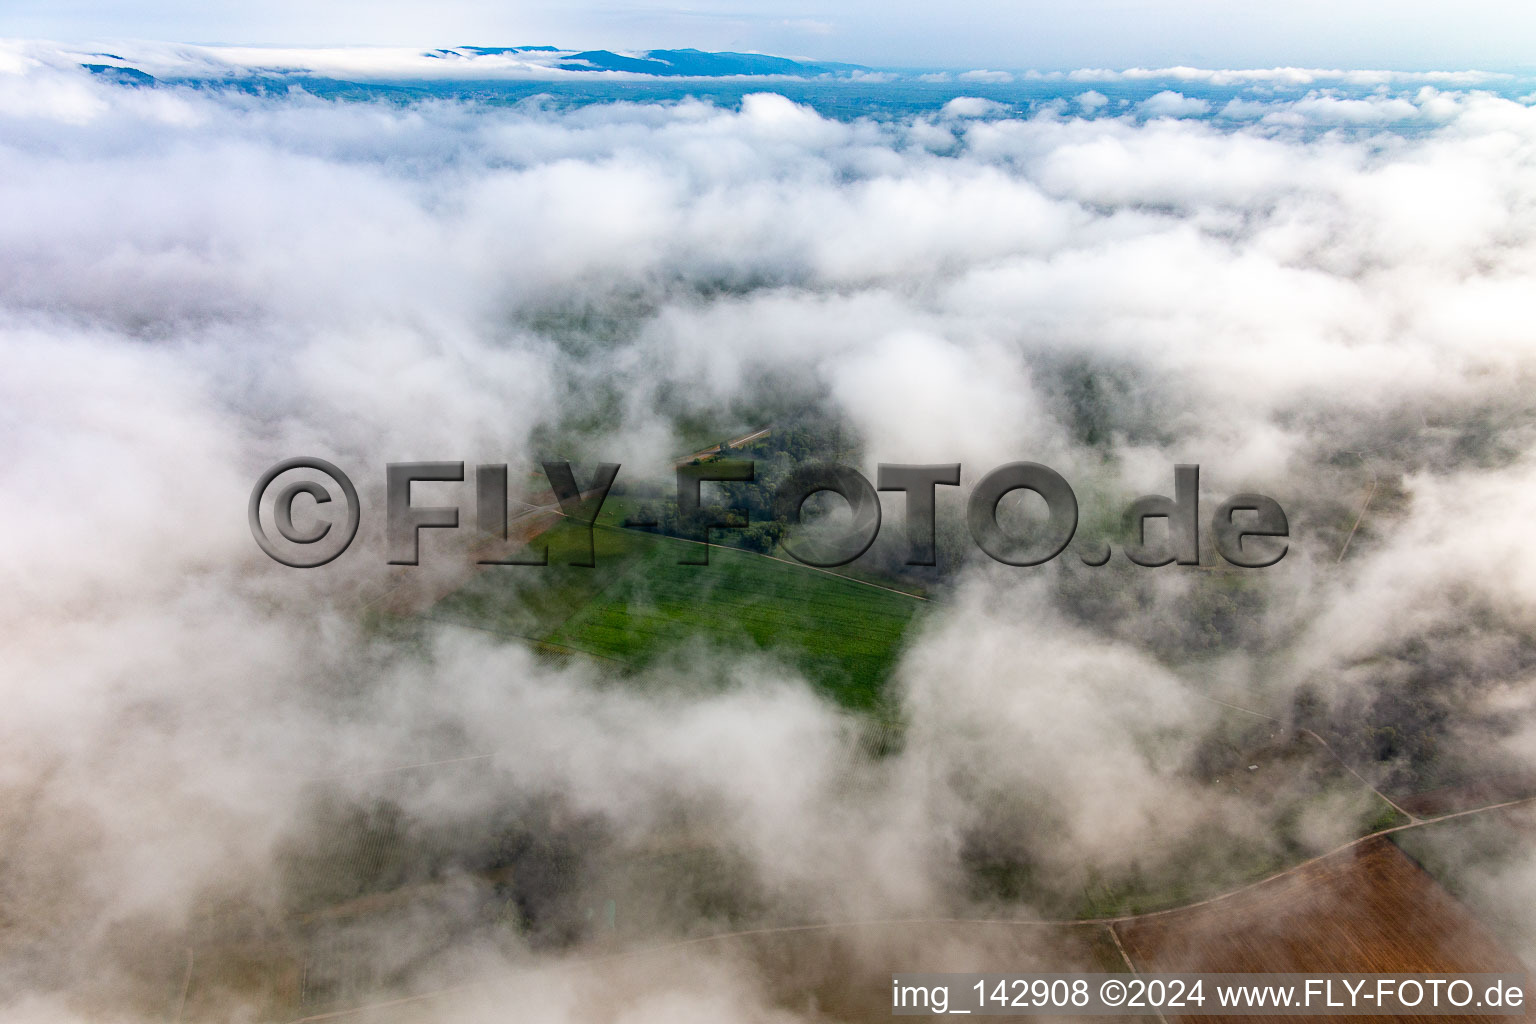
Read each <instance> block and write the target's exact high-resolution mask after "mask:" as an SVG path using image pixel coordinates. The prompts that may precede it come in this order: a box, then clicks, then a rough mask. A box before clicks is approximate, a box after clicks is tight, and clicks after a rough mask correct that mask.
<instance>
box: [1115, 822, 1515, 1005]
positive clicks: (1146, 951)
mask: <svg viewBox="0 0 1536 1024" xmlns="http://www.w3.org/2000/svg"><path fill="white" fill-rule="evenodd" d="M1116 928H1117V929H1118V930H1119V933H1120V935H1121V940H1122V941H1123V942H1124V944H1125V947H1126V950H1127V952H1128V953H1129V954H1130V957H1131V961H1132V963H1133V964H1135V966H1136V969H1137V970H1138V971H1147V972H1163V971H1207V972H1216V971H1221V972H1227V971H1230V972H1244V973H1258V972H1294V973H1300V972H1306V971H1316V972H1327V973H1372V974H1392V973H1415V974H1427V973H1439V972H1452V971H1455V972H1488V973H1495V972H1497V973H1503V972H1509V973H1521V972H1523V971H1524V970H1525V968H1524V966H1523V965H1521V963H1520V962H1519V961H1518V960H1517V959H1516V958H1515V957H1514V956H1513V955H1512V954H1510V953H1509V952H1507V951H1506V950H1505V949H1504V948H1503V947H1501V946H1500V945H1499V943H1498V942H1497V941H1496V940H1495V939H1494V938H1493V936H1492V935H1491V934H1490V933H1489V932H1488V930H1487V929H1486V928H1484V927H1483V926H1482V925H1481V924H1479V923H1478V921H1477V920H1476V919H1475V918H1473V917H1472V916H1471V914H1470V913H1468V911H1467V910H1466V908H1465V907H1463V906H1462V905H1461V904H1460V903H1458V902H1457V901H1456V900H1455V899H1454V898H1453V897H1452V896H1451V895H1450V894H1449V893H1447V892H1446V891H1445V890H1444V889H1443V888H1441V886H1440V885H1439V883H1437V882H1436V881H1435V880H1434V879H1433V878H1431V877H1430V876H1429V875H1428V874H1426V873H1425V872H1424V871H1423V870H1422V869H1421V868H1420V867H1419V866H1418V865H1417V864H1415V863H1414V862H1413V861H1412V860H1411V859H1409V858H1408V856H1407V855H1405V854H1404V853H1403V852H1402V851H1401V850H1399V849H1398V848H1397V847H1396V846H1395V845H1394V844H1393V843H1391V842H1390V841H1389V840H1387V839H1385V838H1378V839H1373V840H1370V841H1369V842H1366V843H1362V844H1360V845H1359V846H1356V847H1353V848H1351V849H1348V850H1345V851H1342V852H1341V853H1338V854H1335V855H1333V856H1331V857H1327V858H1324V859H1323V860H1321V861H1318V862H1317V863H1315V864H1309V865H1307V866H1306V867H1304V868H1302V869H1300V870H1298V871H1295V872H1293V873H1291V874H1289V875H1285V876H1283V877H1281V878H1277V879H1274V880H1273V881H1270V882H1266V883H1264V884H1262V885H1258V886H1255V887H1253V888H1252V889H1248V890H1245V891H1243V892H1240V893H1238V894H1236V895H1234V896H1232V897H1230V898H1228V899H1224V900H1219V901H1217V902H1214V903H1210V904H1206V905H1204V906H1198V907H1191V908H1190V909H1188V910H1183V911H1173V912H1170V913H1167V914H1162V915H1158V916H1152V917H1146V918H1142V919H1140V920H1136V921H1128V922H1125V923H1123V924H1120V925H1117V926H1116ZM1189 1019H1190V1020H1199V1021H1207V1022H1210V1021H1217V1020H1223V1019H1227V1018H1222V1017H1191V1018H1189ZM1231 1019H1233V1020H1238V1019H1251V1018H1238V1017H1233V1018H1231ZM1392 1019H1394V1018H1390V1017H1350V1018H1349V1020H1351V1021H1368V1020H1392ZM1414 1019H1415V1020H1425V1021H1427V1020H1431V1019H1434V1020H1441V1021H1462V1020H1465V1021H1469V1022H1471V1021H1479V1020H1481V1021H1484V1022H1486V1021H1488V1020H1492V1019H1495V1018H1489V1017H1470V1016H1469V1017H1461V1016H1450V1015H1446V1016H1442V1017H1435V1018H1430V1017H1416V1018H1414ZM1496 1019H1498V1020H1505V1021H1510V1020H1532V1019H1536V1017H1533V1016H1531V1015H1529V1014H1528V1015H1527V1016H1525V1017H1500V1018H1496Z"/></svg>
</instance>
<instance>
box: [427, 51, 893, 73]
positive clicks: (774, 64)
mask: <svg viewBox="0 0 1536 1024" xmlns="http://www.w3.org/2000/svg"><path fill="white" fill-rule="evenodd" d="M505 54H516V55H519V56H524V55H536V56H538V57H543V56H545V55H548V56H550V57H553V58H554V59H553V60H549V61H547V62H546V61H544V60H539V61H538V63H540V64H544V65H545V66H546V67H553V68H559V69H560V70H562V71H627V72H630V73H631V74H638V75H660V76H665V77H677V76H686V77H690V78H723V77H728V76H734V75H807V74H809V75H825V74H846V73H849V72H853V71H867V70H869V69H868V68H866V67H864V66H862V65H859V64H839V63H835V62H830V61H801V60H795V59H793V58H790V57H775V56H773V55H771V54H766V53H733V52H729V51H725V52H718V53H712V52H710V51H707V50H695V49H692V48H684V49H680V50H642V51H638V52H636V53H633V54H624V53H616V52H614V51H613V50H561V49H559V48H558V47H554V46H460V47H455V48H453V49H445V50H432V51H430V52H429V53H428V56H434V57H440V58H444V59H451V58H453V57H469V58H470V59H473V57H486V56H499V55H505Z"/></svg>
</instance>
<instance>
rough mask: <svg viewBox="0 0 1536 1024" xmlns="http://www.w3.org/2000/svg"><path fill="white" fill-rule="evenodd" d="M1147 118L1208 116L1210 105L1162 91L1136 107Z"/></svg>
mask: <svg viewBox="0 0 1536 1024" xmlns="http://www.w3.org/2000/svg"><path fill="white" fill-rule="evenodd" d="M1136 109H1137V110H1139V111H1141V112H1142V113H1143V114H1145V115H1146V116H1147V117H1195V116H1198V115H1200V114H1209V113H1210V112H1211V105H1210V104H1209V103H1207V102H1206V101H1205V100H1202V99H1199V98H1197V97H1194V96H1185V95H1184V94H1183V93H1179V92H1174V91H1173V90H1171V89H1164V90H1163V91H1162V92H1160V93H1158V94H1156V95H1155V96H1152V97H1150V98H1148V99H1145V100H1142V101H1141V102H1140V103H1138V104H1137V105H1136Z"/></svg>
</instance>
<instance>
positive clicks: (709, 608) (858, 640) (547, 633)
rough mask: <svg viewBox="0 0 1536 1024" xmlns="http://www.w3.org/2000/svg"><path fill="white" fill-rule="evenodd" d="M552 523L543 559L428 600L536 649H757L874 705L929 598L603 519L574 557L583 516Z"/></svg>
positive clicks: (644, 653) (607, 653) (479, 577)
mask: <svg viewBox="0 0 1536 1024" xmlns="http://www.w3.org/2000/svg"><path fill="white" fill-rule="evenodd" d="M545 537H546V538H547V539H548V541H549V543H550V551H551V558H550V561H551V564H550V565H549V566H548V567H546V568H539V569H534V568H522V567H506V568H503V567H488V568H487V569H486V570H484V571H482V572H480V573H478V574H476V575H475V576H474V577H473V578H472V579H471V580H470V581H469V583H467V584H466V585H465V586H464V587H462V588H461V589H460V590H458V591H457V592H455V593H454V594H452V595H450V596H449V597H448V598H446V599H445V600H443V601H442V602H440V603H439V604H438V605H437V606H435V607H434V608H433V609H431V611H430V612H429V613H428V617H429V618H431V619H433V620H434V621H441V622H452V623H456V624H459V625H465V626H470V627H473V628H479V629H486V630H489V631H492V632H496V633H500V634H503V635H507V636H514V637H520V638H523V639H526V640H528V641H530V642H532V643H534V644H535V645H536V646H538V647H539V648H540V649H543V650H546V651H549V652H554V653H559V652H567V653H576V654H582V655H588V656H592V657H596V658H599V659H602V660H604V661H606V662H608V663H611V664H615V665H619V666H624V667H627V668H643V667H645V666H647V665H652V664H656V663H658V662H661V661H664V660H665V659H668V658H681V657H685V656H690V655H696V654H697V653H698V652H699V651H702V650H733V651H740V650H757V651H761V652H763V653H764V654H765V655H766V656H769V657H772V658H777V659H780V660H782V661H783V662H784V663H786V664H788V665H790V666H791V667H792V668H794V669H795V670H797V671H799V672H802V673H803V674H804V675H805V676H806V677H807V678H808V679H809V680H810V681H811V682H812V683H814V684H815V685H816V686H817V687H819V688H820V689H821V690H823V692H825V693H827V694H828V695H830V696H831V697H832V698H833V699H835V700H836V701H837V702H838V703H839V704H841V705H843V706H844V707H847V708H850V709H855V710H875V709H877V708H879V707H880V706H881V705H882V692H883V684H884V682H885V679H886V677H887V676H888V675H889V673H890V671H891V669H892V668H893V666H894V665H895V662H896V659H897V657H898V655H899V653H900V649H901V643H902V639H903V636H904V635H905V633H906V631H907V629H908V627H909V626H910V625H911V624H912V622H913V619H914V617H915V616H916V615H917V614H918V613H919V611H920V609H921V607H922V605H923V602H922V601H921V600H920V599H919V598H917V597H914V596H912V595H910V594H906V593H899V592H896V591H894V590H892V589H885V588H882V587H880V586H877V585H873V584H870V583H866V582H861V581H858V580H854V579H850V578H847V577H843V576H840V575H836V574H833V573H828V572H823V571H820V570H816V569H813V568H810V567H806V566H801V565H798V564H793V563H789V562H786V561H780V560H778V559H775V558H772V557H768V556H764V555H759V554H755V553H752V552H747V551H741V550H738V549H735V548H727V547H719V546H713V545H712V546H710V547H709V548H708V549H707V551H708V557H709V564H708V565H707V566H706V565H688V564H680V563H681V562H682V561H683V560H685V559H690V560H697V559H699V558H701V557H702V556H703V554H704V553H705V551H706V549H705V548H704V547H703V546H702V545H700V544H696V543H692V542H689V541H684V540H679V539H676V538H671V537H661V536H655V535H652V534H648V533H643V532H640V531H637V530H626V529H622V528H619V527H615V526H610V525H605V524H602V523H600V524H599V525H598V526H597V527H596V528H595V529H594V531H593V552H594V556H595V561H596V563H597V564H596V567H595V568H585V567H581V566H571V565H565V564H560V563H561V562H562V561H568V560H569V559H568V557H566V556H567V555H568V553H569V552H570V551H571V550H572V547H571V546H572V544H573V543H579V541H580V535H579V531H578V529H577V528H576V527H574V526H572V525H571V524H569V523H561V524H560V525H558V526H556V527H555V528H554V529H552V530H550V531H549V532H548V533H547V534H546V535H545Z"/></svg>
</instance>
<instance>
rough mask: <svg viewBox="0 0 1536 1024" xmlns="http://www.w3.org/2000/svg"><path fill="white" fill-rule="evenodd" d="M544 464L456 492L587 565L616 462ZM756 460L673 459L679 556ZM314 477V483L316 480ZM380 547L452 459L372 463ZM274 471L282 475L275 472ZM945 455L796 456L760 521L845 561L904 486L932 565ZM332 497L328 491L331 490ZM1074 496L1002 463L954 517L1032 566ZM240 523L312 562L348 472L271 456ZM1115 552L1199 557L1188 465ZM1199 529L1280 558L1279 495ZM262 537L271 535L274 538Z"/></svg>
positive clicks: (420, 511) (332, 540)
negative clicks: (912, 459) (1009, 503)
mask: <svg viewBox="0 0 1536 1024" xmlns="http://www.w3.org/2000/svg"><path fill="white" fill-rule="evenodd" d="M543 467H544V475H545V478H546V479H547V481H548V484H549V490H550V492H552V494H553V498H554V501H553V502H551V503H549V504H545V505H538V504H533V503H530V502H523V503H521V504H522V506H523V507H521V508H514V507H513V506H512V504H511V501H510V499H509V493H508V479H507V466H506V465H505V464H493V465H479V466H476V467H475V468H474V473H473V483H472V484H471V485H468V486H465V487H464V490H465V491H466V492H467V493H465V494H464V495H463V497H464V499H466V502H467V503H468V504H470V505H471V507H473V509H474V515H475V529H476V530H477V531H478V532H479V533H480V534H481V535H483V536H485V537H487V538H491V539H496V540H501V541H507V540H508V539H509V538H510V537H512V536H514V534H513V532H512V530H511V527H512V525H513V524H515V523H516V522H518V521H519V520H523V519H527V518H529V517H531V516H536V515H539V514H546V515H547V514H552V513H557V514H559V515H561V516H563V517H564V518H565V520H566V521H567V522H569V523H573V524H575V526H576V527H577V528H578V529H579V530H581V531H583V532H584V540H585V544H583V545H580V547H581V548H582V550H583V551H584V552H585V555H584V557H577V558H574V559H573V560H572V561H571V563H570V564H573V565H589V566H590V565H593V564H595V561H594V558H593V545H592V531H593V529H594V528H595V525H596V522H597V517H598V514H599V513H600V512H601V511H602V507H603V503H604V502H605V501H606V500H607V498H608V494H609V492H610V491H611V490H612V488H613V484H614V481H615V480H616V479H617V478H618V475H619V466H618V464H616V463H602V464H600V465H599V466H597V468H596V470H595V471H594V472H593V473H592V475H591V479H590V481H589V482H588V483H587V484H586V485H585V486H582V485H580V484H578V482H577V478H576V471H575V470H574V469H573V468H572V466H571V464H570V463H568V462H546V463H544V464H543ZM756 474H757V466H756V463H755V462H753V461H752V460H749V459H720V460H716V461H713V462H708V463H696V464H691V465H685V466H679V467H677V491H676V510H677V514H676V516H675V517H674V520H673V521H674V522H675V523H677V524H679V526H680V531H679V532H680V533H681V534H682V535H685V536H687V538H688V539H692V540H698V541H702V542H704V545H705V546H704V547H703V549H702V550H701V551H700V552H699V554H698V555H696V556H693V557H689V556H686V555H685V556H684V557H682V558H680V559H679V562H680V563H681V564H685V565H687V564H691V565H707V564H708V561H709V555H708V542H709V540H710V535H711V533H712V532H713V531H719V530H743V529H749V528H750V527H751V526H752V521H751V519H750V516H749V514H748V512H747V510H745V509H740V508H724V509H723V511H716V512H711V510H719V509H720V506H718V505H714V504H711V505H709V506H707V507H706V506H705V505H704V503H703V501H702V495H703V487H704V485H705V484H710V485H711V486H712V487H718V488H721V489H722V490H723V491H724V493H725V494H726V495H727V496H728V495H729V492H730V488H731V485H733V484H743V483H752V482H754V481H755V480H756V478H757V477H756ZM317 476H318V477H322V478H324V481H322V480H320V479H316V477H317ZM384 476H385V487H384V493H385V502H384V504H385V510H384V515H385V546H386V550H387V559H388V562H389V564H391V565H417V564H419V563H420V540H421V531H423V530H457V529H459V528H460V506H459V505H458V504H454V505H419V504H416V503H415V501H414V499H413V495H412V485H413V484H417V483H450V484H452V483H457V484H461V485H464V484H465V483H466V478H465V464H464V463H463V462H392V463H389V464H388V465H387V466H386V467H385V472H384ZM285 479H286V480H287V482H286V483H285V482H282V481H284V480H285ZM960 480H961V467H960V464H959V463H948V464H924V465H912V464H904V463H899V464H898V463H881V464H880V465H879V467H878V469H877V472H876V476H875V483H873V484H871V483H870V481H869V478H868V477H866V476H865V475H864V474H863V473H861V472H859V471H858V470H857V469H854V468H852V467H850V466H844V465H838V464H835V463H824V462H822V463H813V464H808V465H803V466H800V467H798V468H796V469H794V470H793V471H791V472H790V473H789V474H787V475H786V476H785V478H784V479H782V480H781V481H779V483H778V485H777V486H776V487H775V488H774V491H773V500H772V508H771V513H772V521H773V523H774V524H776V525H777V527H778V530H779V532H778V533H777V534H776V535H775V540H776V542H777V544H778V546H779V547H780V548H781V549H782V550H783V551H784V552H785V553H786V554H788V555H789V556H790V557H792V558H794V559H796V560H797V561H799V562H802V563H804V564H806V565H813V566H817V567H821V568H830V567H833V566H839V565H846V564H847V563H849V562H852V561H853V560H854V559H856V558H858V557H859V556H860V555H862V554H864V553H865V552H866V551H868V550H869V548H870V546H871V545H872V544H874V542H875V538H876V537H877V536H879V533H880V528H881V508H880V494H879V492H880V491H893V492H900V493H901V494H903V495H904V497H905V502H904V505H905V512H904V519H905V522H904V524H903V525H904V528H905V532H906V542H907V557H906V564H908V565H917V566H931V565H935V564H937V558H938V555H937V551H938V545H937V543H936V535H937V520H938V512H937V508H938V502H937V500H936V498H937V494H938V489H939V488H940V487H958V486H960ZM1017 491H1027V492H1030V493H1032V494H1034V495H1036V496H1037V497H1038V498H1040V499H1041V500H1043V501H1044V503H1045V509H1046V516H1045V518H1044V521H1043V522H1039V521H1032V522H1030V523H1029V524H1027V525H1018V524H1014V525H1013V526H1012V527H1011V528H1010V527H1009V526H1007V525H1005V523H1004V519H1005V518H1006V517H1002V516H1000V515H999V506H1000V505H1001V504H1002V502H1003V499H1004V498H1005V497H1007V496H1008V495H1010V494H1013V493H1014V492H1017ZM823 492H829V493H832V494H836V495H838V496H840V497H841V498H842V500H843V501H844V502H845V503H846V504H847V508H848V511H849V513H851V515H850V516H849V517H845V518H843V519H842V520H841V521H842V523H843V526H842V528H841V529H838V530H836V531H832V533H833V535H830V536H829V535H828V533H829V531H826V530H814V531H810V530H807V531H797V528H798V527H799V526H801V517H802V510H803V507H804V505H805V503H806V501H807V500H808V499H809V498H810V497H811V496H812V495H816V494H820V493H823ZM338 499H339V500H338ZM1078 511H1079V510H1078V501H1077V495H1076V493H1075V492H1074V491H1073V490H1072V486H1071V485H1070V484H1068V483H1067V481H1066V479H1065V478H1064V477H1062V475H1061V474H1060V473H1057V472H1056V471H1055V470H1053V469H1051V468H1050V467H1048V466H1043V465H1041V464H1039V463H1037V462H1010V463H1008V464H1006V465H1003V466H999V467H997V468H996V469H993V470H992V471H991V472H989V473H987V474H986V475H985V476H983V477H982V478H981V479H980V480H978V481H977V482H976V484H975V485H974V486H973V487H972V488H971V491H970V493H969V495H967V497H966V501H965V523H966V527H967V529H968V531H969V533H970V536H971V539H972V540H974V541H975V543H976V546H977V547H978V548H980V549H981V550H982V551H983V552H985V553H986V554H987V555H988V556H989V557H991V558H993V559H995V560H996V561H998V562H1002V563H1004V564H1005V565H1016V566H1031V565H1042V564H1044V563H1046V562H1049V561H1050V560H1051V559H1053V558H1055V557H1056V556H1058V555H1060V554H1061V553H1062V552H1063V551H1065V550H1066V549H1067V547H1068V546H1069V545H1072V542H1073V538H1074V537H1076V536H1077V531H1078V519H1079V516H1078ZM247 512H248V518H249V520H250V527H251V534H252V535H253V536H254V537H255V538H256V543H257V544H258V545H260V546H261V549H262V550H263V551H265V552H266V553H267V554H268V555H269V556H271V557H272V558H273V559H274V560H276V561H278V562H281V563H282V564H283V565H287V566H291V567H293V568H301V569H308V568H315V567H316V566H321V565H325V564H327V563H329V562H331V561H333V560H335V559H336V558H337V557H338V556H339V555H341V554H342V552H344V551H346V550H347V548H348V547H349V546H350V545H351V543H352V541H353V539H354V538H355V537H356V536H357V529H358V525H359V522H360V521H361V517H362V507H361V503H360V501H359V499H358V494H357V488H356V487H355V486H354V485H353V483H352V480H351V478H350V477H348V476H347V474H346V473H344V472H342V471H341V470H340V469H338V468H337V467H336V466H335V465H333V464H331V463H330V462H327V461H326V460H324V459H318V458H309V457H301V458H294V459H286V460H284V461H282V462H279V463H277V464H276V465H275V466H273V467H271V468H270V469H268V470H267V471H266V472H265V473H263V474H262V475H261V478H260V479H258V480H257V481H256V486H255V487H254V488H253V489H252V491H251V498H250V503H249V507H248V510H247ZM1152 520H1162V521H1163V522H1164V523H1165V525H1166V530H1164V531H1162V532H1161V536H1157V537H1153V536H1151V534H1150V533H1149V531H1148V529H1147V526H1148V523H1149V521H1152ZM1121 522H1122V524H1123V527H1124V530H1123V536H1124V538H1125V539H1124V542H1123V544H1122V550H1123V552H1124V554H1125V557H1126V558H1128V559H1129V560H1130V561H1132V562H1134V563H1135V564H1137V565H1143V566H1161V565H1168V564H1170V563H1176V564H1178V565H1199V564H1200V526H1201V522H1202V519H1201V514H1200V467H1199V466H1198V465H1183V464H1181V465H1178V466H1175V467H1174V472H1173V496H1172V497H1168V496H1166V495H1161V494H1150V495H1144V496H1142V497H1140V498H1137V499H1135V500H1134V501H1132V502H1130V504H1129V506H1128V507H1127V508H1126V509H1125V511H1124V515H1123V517H1122V520H1121ZM628 524H629V525H631V526H640V527H654V526H656V525H657V524H656V523H654V522H636V521H634V520H633V519H631V520H629V521H628ZM1210 529H1211V535H1212V537H1211V539H1212V544H1213V546H1214V548H1215V550H1216V553H1217V554H1218V555H1220V557H1221V558H1223V559H1225V560H1226V561H1227V562H1229V563H1230V564H1232V565H1235V566H1240V567H1243V568H1251V569H1257V568H1263V567H1265V566H1270V565H1274V564H1275V563H1276V562H1278V561H1280V559H1281V558H1283V557H1284V556H1285V553H1286V551H1287V548H1288V544H1287V538H1288V537H1289V536H1290V525H1289V522H1288V521H1287V519H1286V516H1285V510H1284V509H1282V508H1281V507H1280V504H1279V502H1277V501H1275V500H1274V499H1273V498H1270V497H1267V496H1265V495H1263V494H1254V493H1243V494H1234V495H1232V496H1231V497H1229V498H1227V499H1226V500H1225V501H1223V502H1221V503H1220V505H1218V506H1217V507H1216V509H1215V511H1214V513H1213V514H1212V515H1211V518H1210ZM274 534H275V536H274ZM1072 546H1073V548H1074V551H1075V552H1076V554H1077V556H1078V557H1079V558H1080V559H1081V560H1082V562H1083V563H1084V564H1085V565H1092V566H1098V565H1104V564H1105V563H1106V562H1108V561H1109V560H1110V558H1111V557H1113V555H1114V549H1113V547H1112V545H1111V544H1110V542H1109V541H1107V540H1104V539H1102V538H1092V539H1089V538H1078V543H1077V544H1076V545H1072ZM480 561H481V564H486V565H548V564H549V550H548V546H547V544H546V545H543V546H536V547H535V548H534V550H532V551H531V552H530V553H527V554H524V555H522V556H520V557H515V558H494V559H492V558H485V559H481V560H480Z"/></svg>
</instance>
